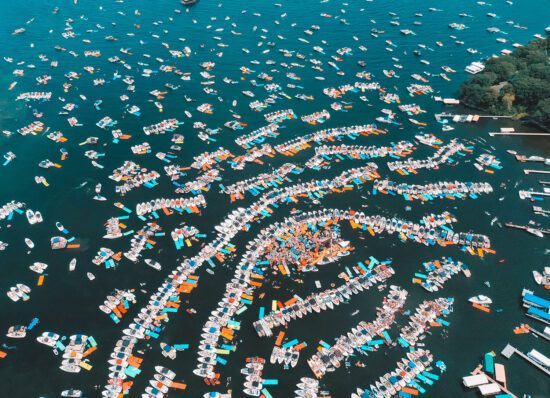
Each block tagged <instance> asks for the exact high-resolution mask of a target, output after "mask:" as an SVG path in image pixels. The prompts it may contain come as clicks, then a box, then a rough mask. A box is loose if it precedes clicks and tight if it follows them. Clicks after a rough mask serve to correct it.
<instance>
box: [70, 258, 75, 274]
mask: <svg viewBox="0 0 550 398" xmlns="http://www.w3.org/2000/svg"><path fill="white" fill-rule="evenodd" d="M75 268H76V258H73V259H72V260H71V262H70V263H69V271H74V270H75Z"/></svg>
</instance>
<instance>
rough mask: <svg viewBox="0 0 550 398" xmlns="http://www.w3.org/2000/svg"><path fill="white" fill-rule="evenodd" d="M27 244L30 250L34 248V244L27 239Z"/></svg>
mask: <svg viewBox="0 0 550 398" xmlns="http://www.w3.org/2000/svg"><path fill="white" fill-rule="evenodd" d="M25 243H26V245H27V246H28V247H29V249H32V248H33V247H34V242H33V241H32V240H30V239H29V238H25Z"/></svg>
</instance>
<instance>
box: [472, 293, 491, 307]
mask: <svg viewBox="0 0 550 398" xmlns="http://www.w3.org/2000/svg"><path fill="white" fill-rule="evenodd" d="M468 301H469V302H470V303H475V304H480V305H489V304H492V303H493V300H491V298H490V297H487V296H484V295H483V294H479V295H477V296H474V297H470V298H469V299H468Z"/></svg>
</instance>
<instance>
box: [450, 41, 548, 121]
mask: <svg viewBox="0 0 550 398" xmlns="http://www.w3.org/2000/svg"><path fill="white" fill-rule="evenodd" d="M549 50H550V36H549V37H547V38H546V39H536V40H533V41H531V42H530V43H529V44H527V45H526V46H523V47H520V48H517V49H516V50H515V51H514V52H512V53H511V54H509V55H503V56H500V57H495V58H491V59H489V60H487V62H486V63H485V70H484V71H483V72H482V73H479V74H477V75H474V76H471V77H470V78H469V79H468V80H467V81H466V82H465V83H464V84H463V85H462V87H461V88H460V98H461V100H462V101H463V102H464V103H465V104H466V105H469V106H472V107H475V108H479V109H483V110H485V111H487V112H491V113H493V114H497V115H514V114H527V115H529V117H530V118H531V119H532V120H534V121H535V122H537V123H538V124H539V125H541V126H543V127H545V128H547V129H550V58H549Z"/></svg>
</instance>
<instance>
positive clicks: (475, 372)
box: [472, 348, 518, 398]
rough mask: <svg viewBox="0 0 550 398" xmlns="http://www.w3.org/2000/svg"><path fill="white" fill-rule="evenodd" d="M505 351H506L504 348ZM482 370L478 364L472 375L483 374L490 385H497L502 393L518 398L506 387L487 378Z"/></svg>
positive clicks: (489, 377)
mask: <svg viewBox="0 0 550 398" xmlns="http://www.w3.org/2000/svg"><path fill="white" fill-rule="evenodd" d="M505 349H506V348H505ZM482 369H483V365H481V364H480V365H479V366H478V367H477V368H475V369H474V371H473V372H472V374H473V375H477V374H483V375H485V377H487V380H489V381H490V382H491V383H495V384H497V385H498V386H499V388H500V389H501V391H502V392H503V393H505V394H508V395H510V396H511V397H512V398H518V397H517V395H515V394H514V393H513V392H511V391H510V390H508V388H507V387H506V385H502V384H500V383H499V382H497V381H496V380H495V379H493V378H492V377H491V376H489V375H488V374H487V373H485V372H484V371H483V370H482Z"/></svg>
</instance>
